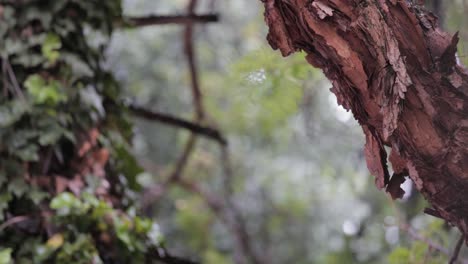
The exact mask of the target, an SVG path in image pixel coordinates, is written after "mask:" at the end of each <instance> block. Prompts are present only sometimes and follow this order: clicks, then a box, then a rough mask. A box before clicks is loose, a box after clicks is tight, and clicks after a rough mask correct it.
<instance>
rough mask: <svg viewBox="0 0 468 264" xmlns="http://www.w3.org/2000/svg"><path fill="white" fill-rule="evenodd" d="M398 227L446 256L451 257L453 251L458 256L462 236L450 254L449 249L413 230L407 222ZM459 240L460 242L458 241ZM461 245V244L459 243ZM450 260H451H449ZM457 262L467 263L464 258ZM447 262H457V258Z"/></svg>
mask: <svg viewBox="0 0 468 264" xmlns="http://www.w3.org/2000/svg"><path fill="white" fill-rule="evenodd" d="M399 227H400V229H401V230H403V231H406V232H407V233H408V235H410V237H412V238H413V239H415V240H419V241H421V242H424V243H425V244H427V245H428V246H429V247H430V248H433V249H435V250H437V251H439V252H440V253H442V254H444V255H446V256H447V257H451V258H452V259H453V257H454V256H455V253H456V255H457V258H458V253H459V252H460V249H458V247H459V245H458V244H459V243H462V242H463V238H461V239H460V240H459V241H458V243H457V247H456V248H455V251H454V253H453V254H450V251H449V250H448V249H446V248H445V247H443V246H442V245H440V244H438V243H437V242H435V241H433V240H431V239H429V238H426V237H424V236H422V235H421V234H419V233H418V232H417V231H416V230H414V229H413V228H412V227H411V226H409V225H408V224H400V226H399ZM460 241H461V242H460ZM460 247H461V245H460ZM450 261H452V260H450ZM458 262H459V263H463V264H468V260H464V259H461V260H458ZM449 263H457V260H456V259H455V262H449Z"/></svg>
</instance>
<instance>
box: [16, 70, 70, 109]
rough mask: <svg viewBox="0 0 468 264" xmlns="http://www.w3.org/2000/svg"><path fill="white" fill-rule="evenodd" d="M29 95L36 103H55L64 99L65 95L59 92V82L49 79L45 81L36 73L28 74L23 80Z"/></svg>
mask: <svg viewBox="0 0 468 264" xmlns="http://www.w3.org/2000/svg"><path fill="white" fill-rule="evenodd" d="M24 86H25V87H26V89H27V90H28V93H29V95H30V96H31V97H32V98H33V100H34V102H35V103H36V104H49V105H53V106H54V105H56V104H58V103H60V102H63V101H65V100H66V99H67V98H66V96H65V95H64V94H63V93H61V92H60V90H59V83H58V82H57V81H54V80H51V81H49V82H46V81H45V80H44V79H43V78H42V77H41V76H39V75H38V74H33V75H30V76H29V77H28V78H27V79H26V81H25V82H24Z"/></svg>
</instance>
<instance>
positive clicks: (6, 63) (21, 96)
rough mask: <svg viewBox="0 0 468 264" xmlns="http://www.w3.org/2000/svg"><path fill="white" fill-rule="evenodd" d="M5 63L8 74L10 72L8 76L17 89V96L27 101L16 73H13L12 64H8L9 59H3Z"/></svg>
mask: <svg viewBox="0 0 468 264" xmlns="http://www.w3.org/2000/svg"><path fill="white" fill-rule="evenodd" d="M3 60H4V61H5V66H6V69H7V72H8V76H9V77H10V80H11V83H12V85H13V88H14V89H15V91H16V94H17V95H18V96H19V97H20V98H21V99H25V97H24V94H23V92H22V91H21V87H20V85H19V83H18V80H17V79H16V75H15V73H14V72H13V67H11V64H10V63H9V62H8V59H6V58H4V59H3Z"/></svg>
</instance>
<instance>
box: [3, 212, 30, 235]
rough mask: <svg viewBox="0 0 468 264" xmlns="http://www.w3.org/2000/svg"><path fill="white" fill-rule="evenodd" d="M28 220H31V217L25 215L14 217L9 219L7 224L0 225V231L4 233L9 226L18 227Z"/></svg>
mask: <svg viewBox="0 0 468 264" xmlns="http://www.w3.org/2000/svg"><path fill="white" fill-rule="evenodd" d="M28 219H29V216H25V215H21V216H15V217H12V218H10V219H8V220H7V221H6V222H4V223H3V224H1V225H0V231H2V230H3V229H5V228H7V227H9V226H12V225H16V224H18V223H21V222H24V221H26V220H28Z"/></svg>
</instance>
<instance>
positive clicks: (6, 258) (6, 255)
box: [0, 248, 12, 264]
mask: <svg viewBox="0 0 468 264" xmlns="http://www.w3.org/2000/svg"><path fill="white" fill-rule="evenodd" d="M11 252H12V250H11V249H10V248H7V249H2V250H0V264H9V263H11Z"/></svg>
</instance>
